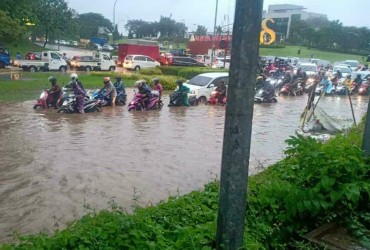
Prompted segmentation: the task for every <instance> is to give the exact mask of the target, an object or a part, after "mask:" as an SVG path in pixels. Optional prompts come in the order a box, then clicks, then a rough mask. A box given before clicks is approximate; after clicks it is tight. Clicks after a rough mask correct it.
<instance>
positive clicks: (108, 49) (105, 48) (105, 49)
mask: <svg viewBox="0 0 370 250" xmlns="http://www.w3.org/2000/svg"><path fill="white" fill-rule="evenodd" d="M102 50H104V51H113V50H114V48H113V47H112V46H110V45H109V44H105V45H103V47H102Z"/></svg>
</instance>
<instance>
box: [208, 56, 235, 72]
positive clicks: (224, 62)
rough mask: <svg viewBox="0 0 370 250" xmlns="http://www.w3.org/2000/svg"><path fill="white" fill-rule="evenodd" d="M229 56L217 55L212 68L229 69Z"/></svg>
mask: <svg viewBox="0 0 370 250" xmlns="http://www.w3.org/2000/svg"><path fill="white" fill-rule="evenodd" d="M230 60H231V59H230V57H226V58H224V57H217V58H215V60H214V64H213V66H212V68H219V69H223V68H225V69H229V68H230Z"/></svg>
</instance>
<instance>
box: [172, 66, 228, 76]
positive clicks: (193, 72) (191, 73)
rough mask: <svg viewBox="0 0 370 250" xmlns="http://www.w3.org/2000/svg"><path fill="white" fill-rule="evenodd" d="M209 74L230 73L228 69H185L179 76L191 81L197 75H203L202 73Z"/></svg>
mask: <svg viewBox="0 0 370 250" xmlns="http://www.w3.org/2000/svg"><path fill="white" fill-rule="evenodd" d="M208 72H228V70H227V69H210V68H206V67H201V68H195V67H183V68H182V69H181V70H180V71H179V72H178V76H179V77H182V78H185V79H190V78H193V77H194V76H196V75H199V74H202V73H208Z"/></svg>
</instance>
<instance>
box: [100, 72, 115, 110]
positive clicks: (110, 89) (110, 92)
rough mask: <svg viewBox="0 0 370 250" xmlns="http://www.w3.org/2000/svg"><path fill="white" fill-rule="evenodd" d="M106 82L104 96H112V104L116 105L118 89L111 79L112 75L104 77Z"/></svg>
mask: <svg viewBox="0 0 370 250" xmlns="http://www.w3.org/2000/svg"><path fill="white" fill-rule="evenodd" d="M103 82H104V88H103V93H102V94H103V96H104V97H110V98H111V100H112V103H111V105H112V106H113V107H114V106H115V104H116V97H117V91H116V88H115V87H114V85H113V83H112V82H111V81H110V77H108V76H106V77H104V78H103Z"/></svg>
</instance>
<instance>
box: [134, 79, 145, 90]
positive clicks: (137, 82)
mask: <svg viewBox="0 0 370 250" xmlns="http://www.w3.org/2000/svg"><path fill="white" fill-rule="evenodd" d="M134 86H135V88H140V87H141V86H143V80H138V81H136V82H135V84H134Z"/></svg>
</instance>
